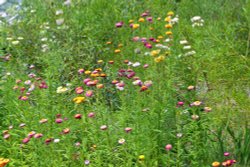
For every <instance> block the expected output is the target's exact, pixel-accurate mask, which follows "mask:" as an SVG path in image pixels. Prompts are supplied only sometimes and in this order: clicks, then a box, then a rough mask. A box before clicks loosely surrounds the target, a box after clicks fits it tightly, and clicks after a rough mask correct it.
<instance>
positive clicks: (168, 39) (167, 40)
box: [164, 38, 172, 42]
mask: <svg viewBox="0 0 250 167" xmlns="http://www.w3.org/2000/svg"><path fill="white" fill-rule="evenodd" d="M171 40H172V39H170V38H167V39H165V41H164V42H170V41H171Z"/></svg>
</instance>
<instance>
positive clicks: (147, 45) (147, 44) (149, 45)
mask: <svg viewBox="0 0 250 167" xmlns="http://www.w3.org/2000/svg"><path fill="white" fill-rule="evenodd" d="M144 46H145V47H146V48H148V49H151V48H152V45H151V44H150V43H147V42H146V43H145V44H144Z"/></svg>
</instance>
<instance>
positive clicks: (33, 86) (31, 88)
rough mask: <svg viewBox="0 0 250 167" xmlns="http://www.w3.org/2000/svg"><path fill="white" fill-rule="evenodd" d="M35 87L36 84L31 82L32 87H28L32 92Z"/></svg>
mask: <svg viewBox="0 0 250 167" xmlns="http://www.w3.org/2000/svg"><path fill="white" fill-rule="evenodd" d="M34 89H35V85H34V84H31V85H30V88H29V89H28V92H31V91H33V90H34Z"/></svg>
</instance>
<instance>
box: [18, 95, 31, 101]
mask: <svg viewBox="0 0 250 167" xmlns="http://www.w3.org/2000/svg"><path fill="white" fill-rule="evenodd" d="M28 99H29V98H28V97H27V96H20V97H19V100H22V101H26V100H28Z"/></svg>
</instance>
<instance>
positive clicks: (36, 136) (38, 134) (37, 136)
mask: <svg viewBox="0 0 250 167" xmlns="http://www.w3.org/2000/svg"><path fill="white" fill-rule="evenodd" d="M41 137H43V134H42V133H37V134H35V135H34V138H36V139H38V138H41Z"/></svg>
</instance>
